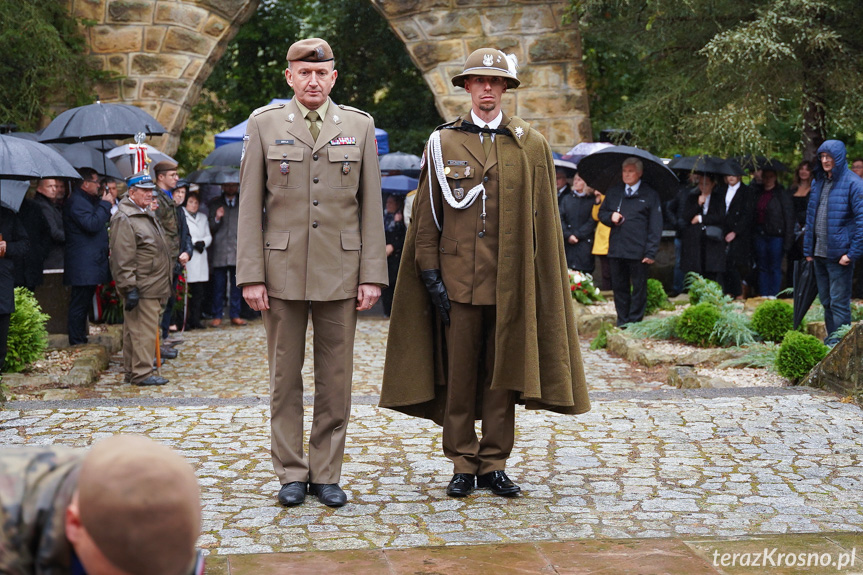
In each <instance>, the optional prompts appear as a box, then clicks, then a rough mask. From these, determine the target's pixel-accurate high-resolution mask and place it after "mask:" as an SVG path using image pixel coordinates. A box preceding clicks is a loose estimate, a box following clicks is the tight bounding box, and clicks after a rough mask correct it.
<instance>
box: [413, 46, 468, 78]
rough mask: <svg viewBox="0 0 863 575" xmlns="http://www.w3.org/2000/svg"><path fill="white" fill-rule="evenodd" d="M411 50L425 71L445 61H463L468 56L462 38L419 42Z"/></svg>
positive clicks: (421, 68) (415, 59) (415, 60)
mask: <svg viewBox="0 0 863 575" xmlns="http://www.w3.org/2000/svg"><path fill="white" fill-rule="evenodd" d="M410 50H411V55H412V56H413V59H414V62H416V63H417V65H418V66H419V68H420V70H422V71H423V72H426V71H428V70H429V69H431V68H434V67H435V66H437V65H438V64H443V63H445V62H453V61H463V60H464V58H465V57H466V55H465V54H464V50H463V49H462V43H461V41H460V40H445V41H443V42H417V43H416V44H414V45H412V46H411V47H410Z"/></svg>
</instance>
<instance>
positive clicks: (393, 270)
mask: <svg viewBox="0 0 863 575" xmlns="http://www.w3.org/2000/svg"><path fill="white" fill-rule="evenodd" d="M384 205H385V209H384V237H385V241H386V251H387V278H388V279H389V285H388V286H387V287H385V288H384V289H383V290H382V292H381V303H382V304H383V306H384V315H385V316H387V317H389V316H390V314H391V313H392V310H393V292H394V291H395V289H396V278H397V277H398V275H399V262H401V259H402V248H404V245H405V234H406V233H407V226H406V225H405V222H404V214H403V212H402V207H403V206H402V201H401V198H399V197H397V196H394V195H389V196H387V201H386V204H384Z"/></svg>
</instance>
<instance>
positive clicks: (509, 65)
mask: <svg viewBox="0 0 863 575" xmlns="http://www.w3.org/2000/svg"><path fill="white" fill-rule="evenodd" d="M517 66H518V59H517V58H516V57H515V56H514V55H512V54H504V53H503V52H501V51H500V50H498V49H496V48H480V49H479V50H474V51H473V53H472V54H471V55H470V56H468V57H467V60H465V62H464V70H463V71H462V73H461V74H457V75H456V76H453V78H452V85H453V86H455V87H457V88H462V87H464V82H465V80H466V79H467V77H468V76H499V77H501V78H505V79H506V85H507V87H508V88H518V86H519V84H521V82H520V81H519V79H518V78H517V77H516V74H515V71H516V68H517Z"/></svg>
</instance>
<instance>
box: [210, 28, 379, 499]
mask: <svg viewBox="0 0 863 575" xmlns="http://www.w3.org/2000/svg"><path fill="white" fill-rule="evenodd" d="M287 60H288V68H287V69H286V70H285V80H286V81H287V83H288V85H289V86H290V87H291V88H292V89H293V91H294V97H293V99H291V101H290V102H288V103H287V104H275V105H270V106H265V107H263V108H259V109H258V110H255V111H254V112H252V115H251V116H250V117H249V123H248V126H247V128H246V135H247V137H246V142H245V146H244V150H245V151H244V152H243V161H242V164H241V167H240V181H241V183H242V190H241V193H240V203H241V205H240V221H241V225H240V234H239V245H238V247H237V260H236V261H237V264H238V273H237V279H238V281H239V284H240V285H241V286H242V287H243V297H244V298H245V300H246V301H247V302H248V303H249V306H250V307H251V308H252V309H253V310H255V311H261V312H262V317H263V321H264V327H265V328H266V330H267V356H268V359H269V365H270V391H271V394H270V413H271V431H272V434H271V437H272V447H271V451H272V456H273V467H274V469H275V472H276V475H277V476H278V478H279V482H280V483H281V484H282V487H281V489H280V490H279V495H278V499H279V503H281V504H282V505H286V506H294V505H299V504H301V503H303V501H304V500H305V497H306V493H307V492H310V493H312V494H314V495H315V496H316V497H317V498H318V500H319V501H320V502H321V503H323V504H324V505H328V506H330V507H339V506H341V505H344V504H345V503H346V502H347V495H346V494H345V492H344V491H343V490H342V488H341V487H340V486H339V481H340V478H341V471H342V460H343V458H344V448H345V437H346V432H347V426H348V420H349V419H350V412H351V377H352V373H353V349H354V336H355V333H356V325H357V312H358V311H360V310H369V309H371V308H372V306H373V305H374V304H375V303H376V302H377V300H378V299H379V298H380V295H381V287H385V286H386V285H387V264H386V250H385V247H384V246H385V243H384V241H385V239H384V224H383V207H382V206H381V174H380V168H379V167H378V159H377V149H376V148H377V146H376V144H375V139H374V137H375V125H374V120H373V119H372V118H371V116H369V115H368V114H366V113H365V112H362V111H361V110H357V109H356V108H352V107H350V106H345V105H336V104H335V102H333V101H332V100H331V99H330V98H329V93H330V91H331V90H332V88H333V85H334V84H335V82H336V78H337V77H338V71H337V70H336V68H335V60H334V57H333V51H332V49H331V48H330V45H329V44H327V42H326V41H324V40H322V39H320V38H308V39H305V40H300V41H298V42H295V43H293V44H292V45H291V46H290V48H288V53H287ZM330 160H333V161H330ZM336 160H338V161H336ZM229 197H232V198H236V195H235V192H234V195H232V196H228V195H227V191H226V194H225V196H224V200H223V203H222V204H221V205H219V206H218V207H217V208H216V211H217V212H218V211H219V208H222V210H221V213H222V215H221V216H218V214H216V215H217V216H218V217H221V218H223V219H222V222H223V223H222V224H221V225H222V227H227V226H228V225H229V223H230V220H229V219H228V218H229V217H232V216H230V215H229V214H230V209H229V208H227V207H226V206H225V205H224V202H227V201H228V198H229ZM300 205H301V206H303V209H297V206H300ZM265 211H266V219H265V218H264V212H265ZM211 213H212V212H211ZM226 220H227V222H228V223H225V221H226ZM235 230H236V228H235ZM217 233H218V232H217ZM235 233H236V232H235ZM217 240H218V235H215V234H214V239H213V246H214V248H213V249H214V250H215V249H216V246H217ZM215 256H216V257H214V258H213V263H214V265H218V264H220V263H221V264H222V265H225V260H222V261H221V262H220V261H219V257H220V256H219V254H215ZM223 285H224V284H223ZM219 295H220V294H216V297H219ZM309 310H311V316H312V322H313V324H314V331H315V341H314V358H315V402H314V411H313V414H312V427H311V433H310V436H309V444H308V447H309V449H308V456H306V454H305V453H304V449H303V445H304V441H303V377H302V368H303V359H304V355H305V338H306V329H307V326H308V320H309Z"/></svg>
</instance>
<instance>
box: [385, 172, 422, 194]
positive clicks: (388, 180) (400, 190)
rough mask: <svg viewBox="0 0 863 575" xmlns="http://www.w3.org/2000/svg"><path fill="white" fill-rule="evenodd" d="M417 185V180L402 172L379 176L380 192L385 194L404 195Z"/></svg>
mask: <svg viewBox="0 0 863 575" xmlns="http://www.w3.org/2000/svg"><path fill="white" fill-rule="evenodd" d="M418 186H419V180H417V179H416V178H412V177H410V176H405V175H402V174H399V175H397V176H384V177H382V178H381V192H383V193H385V194H394V195H397V196H404V195H406V194H407V193H409V192H412V191H414V190H415V189H417V187H418Z"/></svg>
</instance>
